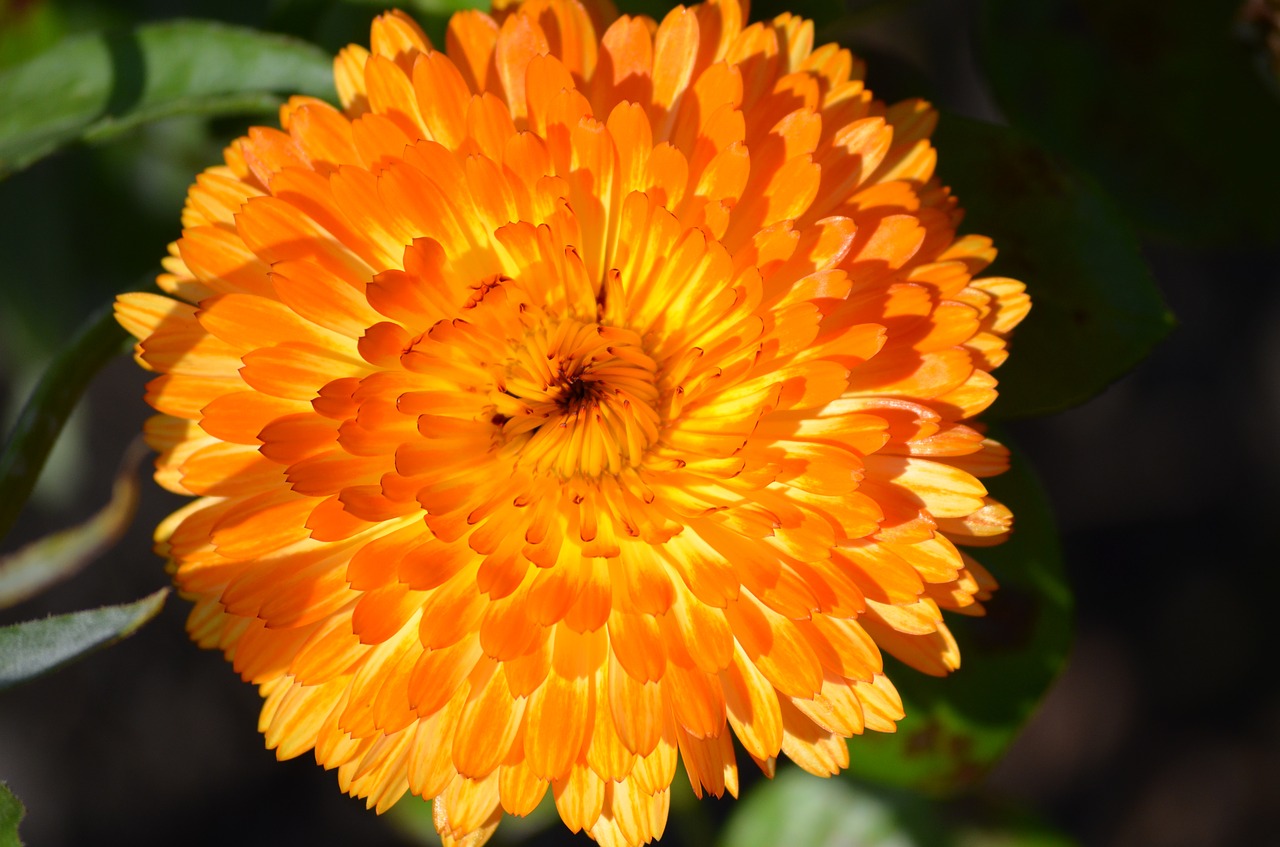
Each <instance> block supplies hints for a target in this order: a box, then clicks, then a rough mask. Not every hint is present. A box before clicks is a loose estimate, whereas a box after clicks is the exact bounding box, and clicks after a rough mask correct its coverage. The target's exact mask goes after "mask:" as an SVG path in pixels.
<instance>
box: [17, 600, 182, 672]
mask: <svg viewBox="0 0 1280 847" xmlns="http://www.w3.org/2000/svg"><path fill="white" fill-rule="evenodd" d="M168 595H169V589H167V588H162V589H160V590H159V591H157V592H155V593H153V594H148V595H147V596H146V597H143V598H142V599H141V600H138V601H135V602H133V603H126V604H123V605H120V606H103V607H102V608H100V609H89V610H87V611H83V612H72V613H71V614H69V615H56V616H53V617H48V618H45V619H43V620H37V621H26V622H24V623H17V624H12V625H10V626H6V627H0V688H10V687H12V686H14V685H17V684H18V683H20V682H26V681H27V680H29V679H32V678H34V677H37V676H40V675H41V674H44V673H48V672H49V671H51V670H54V669H55V668H58V667H61V666H62V665H65V664H67V663H68V662H70V661H72V660H74V659H78V658H80V657H81V656H84V655H85V654H87V653H91V652H93V651H94V650H97V649H99V648H102V647H106V646H108V645H110V644H114V643H115V642H117V641H119V640H120V639H122V638H127V637H129V636H130V635H133V633H134V632H136V631H137V630H138V628H139V627H141V626H142V625H143V624H144V623H146V622H147V621H149V620H151V619H152V618H154V617H155V616H156V615H157V614H159V613H160V610H161V609H162V608H163V607H164V601H165V598H166V597H167V596H168Z"/></svg>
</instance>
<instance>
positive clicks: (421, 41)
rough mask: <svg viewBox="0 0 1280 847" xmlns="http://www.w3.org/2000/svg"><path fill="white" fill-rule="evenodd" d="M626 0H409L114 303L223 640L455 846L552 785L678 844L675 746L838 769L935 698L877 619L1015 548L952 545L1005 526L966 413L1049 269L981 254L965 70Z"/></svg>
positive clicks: (213, 627)
mask: <svg viewBox="0 0 1280 847" xmlns="http://www.w3.org/2000/svg"><path fill="white" fill-rule="evenodd" d="M593 15H595V17H593ZM609 17H610V16H609V15H607V14H606V13H603V12H601V11H600V10H599V9H597V8H593V9H592V10H590V11H588V10H587V9H586V8H584V6H583V5H581V4H580V3H579V2H578V0H529V2H527V3H525V4H523V5H520V6H518V7H515V8H507V9H501V10H499V11H498V12H497V13H495V15H494V16H492V17H491V16H489V15H486V14H483V13H480V12H462V13H459V14H457V15H455V16H454V17H453V19H452V21H451V22H450V25H449V29H448V36H447V40H446V45H445V49H444V50H443V51H436V50H435V49H433V48H432V46H431V45H430V44H429V43H428V41H427V39H426V37H425V36H424V35H423V33H422V31H421V30H420V29H419V28H418V27H417V26H416V25H414V24H413V23H412V21H410V19H409V18H407V17H405V16H404V15H401V14H399V13H394V12H393V13H389V14H386V15H383V16H382V17H379V18H378V19H377V20H375V21H374V23H373V30H372V44H371V49H369V50H366V49H364V48H362V47H357V46H352V47H348V48H346V49H345V50H344V51H342V53H341V54H340V55H339V56H338V57H337V60H336V63H335V70H336V79H337V87H338V93H339V95H340V98H341V101H342V104H343V110H342V111H339V110H337V109H335V108H333V107H331V106H329V105H327V104H325V103H323V102H320V101H318V100H314V99H309V98H301V97H299V98H294V99H292V100H290V101H289V102H288V103H287V104H286V105H285V106H284V107H283V109H282V111H281V125H282V127H283V129H282V130H276V129H266V128H254V129H251V130H250V131H249V133H248V135H247V136H246V137H244V138H241V139H239V140H237V141H236V142H235V143H234V144H232V145H231V147H230V148H229V149H228V150H227V153H226V165H225V166H221V167H215V168H211V169H209V170H208V171H206V172H205V173H204V174H202V175H201V176H200V177H199V178H198V179H197V181H196V184H195V185H194V186H193V187H192V188H191V191H190V194H189V197H188V201H187V205H186V208H185V210H184V212H183V219H182V223H183V227H184V229H183V234H182V238H181V240H179V241H178V242H177V243H176V244H175V245H174V246H173V247H172V248H171V250H170V254H171V255H170V256H169V257H168V258H167V259H166V262H165V266H166V269H167V273H166V274H164V275H163V276H161V277H160V279H159V284H160V287H161V288H162V289H163V290H164V291H165V292H167V294H168V295H170V296H161V295H159V294H127V295H124V296H122V297H121V298H120V300H119V303H118V315H119V319H120V321H121V323H122V324H123V325H124V326H125V327H127V328H128V329H129V331H130V332H132V333H133V334H134V335H135V336H137V338H138V339H139V344H138V347H137V354H138V358H139V360H140V361H141V362H142V363H143V365H144V366H146V367H148V368H151V369H153V370H156V371H159V372H160V374H161V375H160V376H159V377H158V378H157V379H155V380H154V381H153V382H152V383H151V384H150V386H149V390H148V395H147V399H148V402H150V403H151V404H152V405H153V406H154V407H155V408H156V409H157V410H158V411H159V412H160V414H159V415H157V416H156V417H154V418H152V419H151V421H150V423H149V425H148V428H147V432H148V435H149V437H150V441H151V443H152V444H153V446H154V447H155V448H156V449H157V450H158V451H159V453H160V456H159V459H158V462H157V472H156V478H157V480H158V481H159V482H160V483H161V484H162V485H163V486H165V487H166V488H168V489H170V490H172V491H175V492H179V493H181V494H187V495H194V496H195V497H196V498H197V499H195V500H193V501H192V502H191V503H190V504H189V505H187V506H186V507H185V508H183V509H181V510H179V511H178V512H177V513H175V514H174V515H172V516H171V517H170V518H168V519H166V520H165V522H164V523H163V524H162V525H161V526H160V527H159V529H158V531H157V539H158V545H159V549H160V550H161V552H162V553H163V554H164V555H165V556H167V557H168V559H169V560H170V562H171V566H172V568H173V572H174V575H175V579H176V581H177V584H178V586H179V587H180V589H181V590H182V591H183V592H184V594H185V595H186V596H187V597H189V598H191V599H192V600H194V602H195V607H194V609H193V611H192V613H191V617H190V623H189V627H190V630H191V633H192V635H193V637H194V638H195V639H196V640H197V641H198V642H199V643H200V644H201V645H203V646H206V647H216V648H218V649H221V650H222V651H224V653H225V654H226V655H227V657H228V658H229V659H230V660H231V661H232V662H233V663H234V667H235V669H236V670H237V671H238V672H239V673H240V674H241V675H242V676H243V677H244V678H245V679H246V680H249V681H251V682H253V683H255V684H257V685H258V686H259V687H260V690H261V693H262V695H263V697H264V698H265V704H264V706H263V711H262V716H261V720H260V727H261V729H262V731H263V732H264V733H265V735H266V741H267V744H268V745H269V746H270V747H272V748H274V749H275V750H276V751H277V753H278V755H279V757H280V758H287V757H291V756H297V755H299V754H301V753H304V752H306V751H309V750H314V754H315V756H316V759H317V761H318V762H319V763H320V764H322V765H323V766H325V767H326V768H336V769H337V771H338V780H339V783H340V785H341V786H342V788H343V789H344V790H346V791H348V792H350V793H351V794H353V795H356V796H359V797H365V798H367V800H368V803H369V805H370V806H376V808H377V809H378V810H379V811H382V810H384V809H386V808H388V807H389V806H391V805H392V804H393V803H395V802H396V800H397V799H399V798H400V797H401V796H402V795H403V794H404V793H405V792H406V791H410V792H412V793H414V794H419V795H422V796H424V797H427V798H433V799H434V801H435V814H436V823H437V828H438V829H439V830H440V832H441V835H442V837H443V838H444V841H445V842H446V843H460V842H461V843H468V844H474V843H479V842H481V841H483V839H484V838H486V837H487V836H488V833H489V832H491V831H492V829H493V827H494V826H496V824H497V822H498V820H499V819H500V818H501V816H502V815H503V813H507V814H513V815H524V814H528V813H529V812H530V811H531V810H532V809H533V808H534V807H535V806H536V805H537V803H538V802H539V801H540V800H541V799H542V798H543V796H544V795H545V794H546V792H547V791H548V790H551V791H552V792H553V794H554V798H555V803H556V806H557V808H558V809H559V812H560V815H561V817H562V818H563V819H564V821H565V823H566V824H567V825H568V826H569V827H570V828H571V829H573V830H575V831H576V830H580V829H581V830H585V831H586V832H588V833H589V834H590V835H591V836H592V837H593V838H594V839H596V840H597V841H599V842H601V843H602V844H608V845H624V844H628V845H636V844H640V843H644V842H647V841H650V840H651V839H654V838H657V837H659V836H660V835H661V833H662V830H663V826H664V824H665V821H666V816H667V810H668V801H669V789H670V785H671V781H672V778H673V775H674V773H675V768H676V761H677V758H679V759H682V760H683V762H684V764H685V767H686V769H687V770H688V774H689V778H690V780H691V782H692V783H693V787H694V790H695V791H697V792H698V793H699V794H701V792H703V791H708V792H710V793H712V794H715V795H720V794H722V793H723V792H724V791H728V792H730V793H734V794H736V792H737V787H738V772H737V764H736V761H735V748H734V744H733V739H734V738H735V737H736V738H737V740H738V742H739V743H740V745H741V748H742V750H743V751H745V753H746V754H747V755H748V756H750V757H751V758H752V759H753V760H754V761H755V762H756V764H758V765H759V766H760V767H761V768H763V769H764V770H765V771H766V772H767V773H770V774H772V772H773V769H774V766H775V760H776V757H777V756H778V755H779V754H780V753H782V754H785V755H786V756H787V757H789V758H790V759H792V760H793V761H795V762H796V763H797V764H799V765H800V766H801V767H803V768H805V769H806V770H808V771H811V772H813V773H817V774H820V775H828V774H833V773H836V772H837V771H839V770H840V769H841V768H842V767H845V766H846V765H847V764H848V752H847V748H846V745H845V739H846V738H848V737H850V736H852V735H855V734H858V733H861V732H863V731H864V730H866V729H870V730H878V731H892V730H893V728H894V723H895V721H896V720H898V719H900V718H901V717H902V714H903V712H902V704H901V700H900V699H899V697H898V695H897V693H896V692H895V690H894V688H893V686H892V684H891V683H890V682H889V680H888V678H886V677H885V675H884V674H883V672H882V662H881V651H886V652H888V653H890V654H892V655H894V656H897V657H899V658H900V659H902V660H903V661H905V662H906V663H908V664H910V665H912V666H914V667H916V668H918V669H920V670H921V671H924V672H926V673H932V674H945V673H947V672H948V671H949V670H951V669H953V668H955V667H957V666H958V665H959V655H958V652H957V649H956V644H955V641H954V639H953V638H952V636H951V634H950V633H949V632H948V630H947V627H946V625H945V624H944V623H943V621H942V615H941V610H944V609H946V610H953V611H959V612H967V613H975V612H979V611H980V606H979V605H978V602H977V601H979V600H982V599H985V598H986V596H987V592H988V591H989V590H990V589H991V588H992V587H994V584H993V582H992V581H991V578H990V576H989V575H988V574H987V573H986V572H985V571H983V570H982V568H981V567H980V566H979V565H977V563H975V562H974V561H972V560H971V559H970V558H969V557H968V556H967V555H965V554H964V553H961V552H960V551H959V550H958V549H957V547H956V544H971V545H982V544H988V543H993V542H995V541H998V540H999V539H1000V538H1001V537H1002V536H1003V534H1005V533H1006V532H1007V531H1008V528H1009V521H1010V515H1009V512H1008V510H1007V509H1005V508H1004V507H1003V506H1001V505H1000V504H999V503H996V502H994V501H993V500H991V499H990V498H989V497H988V496H987V492H986V489H985V488H984V487H983V486H982V484H981V483H980V482H979V481H978V478H979V477H982V476H986V475H991V474H996V473H999V472H1000V471H1002V470H1003V469H1004V467H1005V466H1006V464H1007V453H1006V451H1005V450H1004V449H1003V448H1002V447H1000V445H998V444H996V443H995V442H993V441H991V440H990V439H987V438H985V437H984V436H983V434H982V433H981V431H980V430H978V429H975V428H974V426H973V425H972V424H970V423H966V422H967V421H969V420H970V419H972V418H973V417H974V416H975V415H976V414H977V413H979V412H980V411H981V410H983V409H984V408H986V406H987V405H989V404H990V403H991V402H992V400H994V399H995V396H996V391H995V380H994V379H993V378H992V377H991V376H990V374H989V372H990V371H991V370H992V369H993V368H994V367H996V366H997V365H999V364H1000V362H1001V361H1003V359H1004V357H1005V341H1004V338H1005V335H1006V334H1007V333H1008V332H1009V330H1010V329H1012V328H1013V327H1014V325H1016V324H1017V323H1018V321H1019V320H1021V319H1022V317H1023V316H1024V315H1025V314H1026V312H1027V309H1028V306H1029V304H1028V300H1027V298H1026V296H1025V294H1024V293H1023V286H1022V285H1021V284H1020V283H1018V282H1016V281H1013V280H1009V279H1001V278H985V279H978V278H975V277H976V276H977V275H978V274H979V273H980V272H981V271H982V269H983V268H984V267H986V265H987V264H988V263H989V262H990V261H991V259H992V258H993V257H994V251H993V250H992V248H991V244H990V242H989V241H988V240H987V239H985V238H982V237H977V236H966V237H961V238H957V237H956V235H955V227H956V225H957V223H958V220H959V211H958V209H957V207H956V205H955V203H954V201H953V200H952V198H951V197H950V195H949V193H948V191H947V190H946V189H945V188H943V187H941V186H940V184H939V183H938V182H937V180H936V179H935V178H934V177H933V168H934V161H935V154H934V151H933V149H932V147H931V146H930V144H929V141H928V135H929V132H930V130H931V128H932V126H933V124H934V120H935V118H934V113H933V112H932V111H931V110H930V108H929V107H928V106H927V105H925V104H923V103H920V102H915V101H911V102H906V103H901V104H898V105H896V106H893V107H890V108H886V107H885V106H884V105H883V104H881V103H879V102H877V101H876V100H874V99H873V98H872V96H871V94H870V93H869V92H868V91H867V90H866V88H865V87H864V86H863V84H862V83H861V82H860V81H859V79H858V76H859V73H860V70H861V68H860V66H859V65H858V64H857V63H856V62H855V61H854V60H853V59H852V57H851V56H850V54H849V53H848V51H846V50H843V49H841V48H839V47H838V46H835V45H826V46H823V47H819V48H818V49H813V45H812V36H813V26H812V24H811V23H810V22H808V21H805V20H801V19H799V18H796V17H792V16H790V15H782V16H780V17H778V18H775V19H774V20H772V21H767V22H764V23H757V24H753V25H750V26H747V25H746V24H745V21H744V11H743V9H742V7H741V6H740V5H739V4H738V2H737V0H720V2H711V3H706V4H703V5H699V6H694V7H691V8H683V7H680V8H677V9H675V10H674V11H672V12H671V13H670V14H669V15H667V16H666V18H665V19H664V20H663V21H662V22H661V24H656V23H655V22H654V21H652V20H649V19H646V18H632V17H626V16H623V17H618V18H616V19H613V20H609V19H608V18H609Z"/></svg>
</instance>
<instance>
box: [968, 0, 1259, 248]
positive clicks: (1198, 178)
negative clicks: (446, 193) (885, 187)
mask: <svg viewBox="0 0 1280 847" xmlns="http://www.w3.org/2000/svg"><path fill="white" fill-rule="evenodd" d="M1243 5H1244V4H1243V3H1242V2H1241V0H1168V2H1161V3H1115V2H1112V0H1046V2H1035V3H1028V2H1025V0H985V2H984V3H983V14H982V23H981V30H980V38H979V47H980V49H979V58H980V59H981V61H982V64H983V65H984V67H985V69H986V71H987V76H988V78H989V79H990V82H991V86H992V89H993V91H994V93H995V95H996V98H997V100H998V101H999V103H1000V106H1001V108H1002V110H1003V111H1004V113H1005V115H1006V116H1007V117H1008V118H1009V120H1010V121H1011V122H1012V123H1013V124H1015V125H1016V126H1019V127H1021V128H1023V129H1025V130H1027V131H1028V132H1030V133H1031V134H1032V135H1033V136H1034V137H1035V138H1036V140H1038V141H1039V142H1041V143H1042V144H1043V145H1044V146H1045V147H1046V148H1047V149H1049V150H1051V151H1053V152H1054V153H1057V154H1060V155H1062V156H1065V157H1067V158H1069V159H1070V160H1071V161H1072V162H1073V163H1075V164H1077V165H1079V166H1083V167H1085V168H1086V169H1087V170H1088V171H1089V172H1090V173H1092V174H1093V175H1094V176H1096V177H1097V178H1098V179H1100V180H1101V181H1102V183H1103V185H1105V186H1106V187H1107V190H1108V191H1109V192H1110V193H1111V194H1112V196H1114V197H1115V198H1116V200H1117V201H1118V202H1119V203H1120V205H1121V207H1122V208H1123V209H1124V211H1125V212H1126V213H1127V214H1129V215H1130V216H1132V217H1133V218H1134V219H1135V221H1137V222H1138V223H1139V224H1140V225H1141V226H1142V227H1143V228H1144V229H1147V230H1149V231H1152V232H1155V233H1161V234H1164V235H1165V236H1167V237H1169V238H1172V239H1176V240H1177V241H1179V242H1180V243H1184V244H1185V243H1188V242H1192V243H1202V244H1212V243H1229V244H1238V243H1245V244H1247V243H1258V244H1266V243H1274V240H1275V239H1277V238H1280V204H1277V203H1276V202H1275V198H1276V196H1278V195H1280V165H1278V163H1277V155H1278V154H1280V99H1277V97H1276V96H1275V88H1274V85H1268V84H1267V82H1266V81H1265V79H1264V76H1263V74H1264V71H1262V69H1261V68H1259V67H1258V66H1257V63H1256V62H1255V60H1254V56H1253V55H1252V52H1253V51H1252V50H1251V48H1250V47H1249V45H1248V44H1246V43H1245V42H1244V40H1243V39H1242V38H1241V37H1240V35H1239V18H1238V16H1239V14H1240V10H1241V8H1242V6H1243ZM1032 45H1034V46H1032ZM944 161H945V157H944Z"/></svg>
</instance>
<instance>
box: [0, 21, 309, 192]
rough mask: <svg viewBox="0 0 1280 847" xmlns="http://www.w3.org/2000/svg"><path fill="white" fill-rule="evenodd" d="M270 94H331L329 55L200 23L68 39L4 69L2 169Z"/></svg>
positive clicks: (265, 103)
mask: <svg viewBox="0 0 1280 847" xmlns="http://www.w3.org/2000/svg"><path fill="white" fill-rule="evenodd" d="M273 92H278V93H285V94H295V93H296V94H311V95H315V96H318V97H332V96H333V72H332V67H331V57H330V56H328V55H327V54H326V53H324V52H323V51H322V50H320V49H319V48H317V47H314V46H312V45H309V44H306V43H305V42H301V41H297V40H295V39H292V38H286V37H283V36H278V35H268V34H266V33H261V32H256V31H254V30H250V29H244V28H240V27H233V26H227V25H224V24H218V23H212V22H204V21H173V22H167V23H159V24H148V25H146V26H142V27H139V28H137V29H135V30H133V31H131V32H125V33H115V34H104V33H91V34H85V35H77V36H72V37H70V38H66V39H63V40H62V41H60V42H59V43H58V44H56V45H55V46H54V47H52V48H50V49H49V50H47V51H45V52H44V53H41V54H40V55H38V56H36V57H34V58H32V59H30V60H29V61H26V62H24V63H22V64H20V65H17V66H16V67H13V68H9V69H6V70H4V71H2V72H0V176H4V175H5V174H7V173H10V172H12V171H15V170H19V169H21V168H24V167H27V166H28V165H30V164H32V163H33V162H35V161H37V160H39V159H41V158H43V157H44V156H47V155H49V154H50V153H52V152H54V151H55V150H57V149H58V148H59V147H61V146H63V145H65V144H69V143H71V142H73V141H78V140H103V139H107V138H111V137H114V136H116V135H119V134H120V133H122V132H125V131H126V130H129V129H131V128H133V127H135V126H137V125H139V124H141V123H144V122H146V121H152V120H156V119H159V118H164V117H171V116H174V115H223V114H231V113H237V112H262V111H265V110H270V109H271V108H273V107H274V106H275V105H277V104H278V103H279V99H278V97H276V96H275V94H274V93H273Z"/></svg>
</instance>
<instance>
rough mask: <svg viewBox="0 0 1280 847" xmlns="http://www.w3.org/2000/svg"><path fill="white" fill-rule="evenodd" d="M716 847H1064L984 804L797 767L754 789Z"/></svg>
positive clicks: (1065, 842)
mask: <svg viewBox="0 0 1280 847" xmlns="http://www.w3.org/2000/svg"><path fill="white" fill-rule="evenodd" d="M720 844H721V847H779V845H786V847H854V845H856V846H857V847H1070V845H1071V844H1072V842H1071V840H1070V839H1068V838H1066V837H1065V836H1063V835H1060V834H1058V833H1056V832H1053V831H1052V830H1050V829H1048V828H1046V827H1045V826H1043V825H1042V824H1039V823H1037V822H1035V821H1032V820H1030V819H1028V818H1027V817H1026V816H1024V815H1019V814H1017V813H1014V812H1010V811H1008V810H1004V809H997V808H993V807H990V806H987V805H979V804H973V803H969V804H965V805H964V806H959V805H957V804H949V803H939V802H931V801H929V800H926V799H924V798H921V797H920V796H918V795H915V794H908V793H904V792H897V791H886V790H883V789H872V788H865V787H860V786H855V785H854V784H853V783H852V782H851V781H850V780H837V779H819V778H818V777H814V776H811V775H809V774H806V773H804V772H803V771H801V770H799V769H797V768H786V769H784V770H782V771H780V772H779V774H778V776H777V778H776V779H775V780H774V781H773V782H763V783H760V784H758V785H757V786H756V787H755V788H754V789H752V790H751V793H750V794H748V795H747V797H746V798H745V799H744V800H743V802H742V803H740V804H739V805H738V807H737V808H736V809H735V810H734V813H733V815H732V816H731V817H730V818H729V822H728V824H727V825H726V826H725V828H724V830H723V832H722V834H721V837H720Z"/></svg>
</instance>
